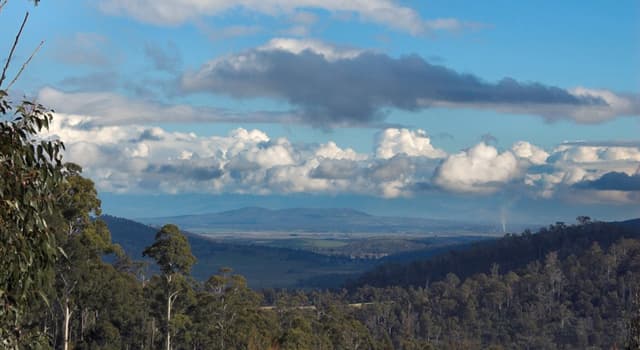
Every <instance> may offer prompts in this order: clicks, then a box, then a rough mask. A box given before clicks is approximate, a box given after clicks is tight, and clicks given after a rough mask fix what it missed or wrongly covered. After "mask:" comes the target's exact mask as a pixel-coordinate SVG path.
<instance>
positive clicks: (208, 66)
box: [0, 0, 640, 223]
mask: <svg viewBox="0 0 640 350" xmlns="http://www.w3.org/2000/svg"><path fill="white" fill-rule="evenodd" d="M26 11H28V12H29V13H30V15H29V19H28V22H27V24H26V25H25V29H24V31H23V33H22V35H21V38H20V41H19V45H18V47H17V50H16V53H15V55H14V56H13V59H12V61H11V63H12V65H11V67H10V69H9V71H8V72H9V74H8V75H9V76H10V77H13V76H15V75H16V74H17V72H18V70H19V69H20V67H21V66H22V63H24V62H25V61H26V60H27V59H28V58H29V56H30V55H31V54H32V52H33V51H34V49H35V48H36V47H38V45H39V43H40V42H41V41H44V44H43V46H42V48H41V49H40V50H39V51H38V52H37V53H36V55H35V56H34V58H33V59H32V60H31V61H30V62H29V64H28V65H27V66H26V69H25V70H24V72H23V73H22V74H21V75H20V76H19V79H18V80H17V82H16V83H15V84H14V85H12V86H11V87H10V89H9V92H10V96H11V97H12V98H13V99H14V100H20V99H23V98H26V99H35V100H36V101H37V102H39V103H42V104H44V105H46V106H48V107H50V108H52V109H53V110H54V111H55V113H54V115H55V116H54V123H53V126H52V128H51V129H50V130H49V131H48V132H47V134H46V135H45V136H46V137H51V138H59V139H61V140H62V141H63V142H64V143H65V145H66V151H65V159H66V160H67V161H71V162H74V163H77V164H79V165H81V166H82V167H83V169H84V175H85V176H87V177H89V178H91V179H92V180H93V181H94V182H95V184H96V187H97V189H98V191H99V194H100V197H101V198H102V201H103V209H104V211H105V212H106V213H109V214H113V215H119V216H124V217H129V218H136V217H150V216H161V215H179V214H189V213H206V212H215V211H220V210H229V209H236V208H239V207H242V206H264V207H269V208H287V207H350V208H355V209H360V210H364V211H367V212H370V213H372V214H378V215H400V216H419V217H428V218H441V219H442V218H446V219H460V220H466V221H478V222H496V223H500V222H503V221H506V222H507V223H509V222H511V223H552V222H555V221H568V222H571V221H573V220H574V219H575V217H576V216H578V215H589V216H591V217H593V218H596V219H600V220H620V219H626V218H633V217H640V136H638V135H640V134H639V131H640V123H639V122H640V68H639V65H638V62H640V2H639V1H637V0H620V1H615V2H612V1H599V0H596V1H589V2H584V1H536V2H514V1H506V0H505V1H499V0H494V1H482V2H480V1H456V0H449V1H444V0H442V1H436V0H434V1H431V0H425V1H393V0H366V1H365V0H342V1H337V0H323V1H319V0H261V1H256V0H238V1H226V0H93V1H81V0H76V1H71V0H57V1H52V0H43V1H41V2H40V4H39V5H38V6H36V7H34V6H33V3H32V2H30V1H22V0H9V1H8V2H7V3H6V5H4V6H3V7H2V10H1V12H0V16H1V18H2V19H1V20H0V32H1V33H3V35H2V36H1V37H0V39H1V40H0V52H2V53H8V52H9V50H10V47H11V45H12V43H13V38H14V37H15V33H16V32H17V30H18V28H19V27H20V23H21V22H22V19H23V17H24V15H25V12H26ZM2 59H3V61H2V62H3V63H4V62H5V59H6V57H4V56H3V57H2Z"/></svg>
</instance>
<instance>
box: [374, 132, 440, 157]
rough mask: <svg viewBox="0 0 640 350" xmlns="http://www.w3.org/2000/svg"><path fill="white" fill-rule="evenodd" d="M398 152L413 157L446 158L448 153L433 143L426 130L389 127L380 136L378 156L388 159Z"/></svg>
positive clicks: (377, 149)
mask: <svg viewBox="0 0 640 350" xmlns="http://www.w3.org/2000/svg"><path fill="white" fill-rule="evenodd" d="M398 154H405V155H407V156H412V157H427V158H444V157H445V156H446V153H445V152H444V151H443V150H440V149H437V148H435V147H433V145H431V139H430V138H429V137H428V136H427V133H426V132H425V131H424V130H420V129H418V130H408V129H395V128H389V129H385V130H383V131H382V132H381V133H380V135H379V136H378V146H377V148H376V157H378V158H383V159H388V158H392V157H394V156H396V155H398Z"/></svg>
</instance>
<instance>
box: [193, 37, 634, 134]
mask: <svg viewBox="0 0 640 350" xmlns="http://www.w3.org/2000/svg"><path fill="white" fill-rule="evenodd" d="M181 89H182V91H183V92H184V93H191V92H210V93H213V94H223V95H229V96H232V97H235V98H273V99H279V100H282V101H286V102H288V103H289V104H291V105H292V106H293V107H295V108H298V109H299V110H300V111H301V112H302V114H303V115H304V117H305V118H306V120H307V121H308V122H310V123H312V124H317V125H331V124H338V125H340V124H362V123H369V122H371V121H375V120H380V119H382V118H384V116H385V110H386V109H388V108H397V109H403V110H410V111H413V110H420V109H424V108H429V107H447V108H480V109H492V110H495V111H498V112H504V113H516V114H533V115H538V116H541V117H544V118H545V119H547V120H558V119H569V120H574V121H576V122H580V123H594V122H602V121H605V120H609V119H611V118H615V117H618V116H625V115H639V114H640V103H639V102H638V97H637V96H632V95H618V94H614V93H613V92H610V91H604V90H588V89H584V88H580V89H574V90H566V89H563V88H559V87H555V86H550V85H545V84H542V83H538V82H519V81H516V80H514V79H512V78H504V79H502V80H500V81H498V82H495V83H494V82H487V81H484V80H482V79H481V78H479V77H477V76H475V75H472V74H463V73H459V72H456V71H454V70H452V69H450V68H447V67H445V66H441V65H435V64H431V63H429V62H427V61H426V60H424V59H423V58H421V57H419V56H416V55H409V56H403V57H399V58H394V57H390V56H388V55H385V54H382V53H375V52H371V51H362V50H356V49H345V48H336V47H333V46H331V45H329V44H326V43H321V42H317V41H311V40H297V39H276V40H273V41H271V42H270V43H268V44H267V45H264V46H262V47H259V48H256V49H252V50H248V51H245V52H242V53H238V54H232V55H228V56H225V57H220V58H217V59H214V60H212V61H209V62H207V63H206V64H204V65H203V66H202V67H201V68H200V69H199V70H197V71H195V72H187V73H185V74H184V75H183V76H182V79H181Z"/></svg>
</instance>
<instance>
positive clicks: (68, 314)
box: [63, 297, 71, 350]
mask: <svg viewBox="0 0 640 350" xmlns="http://www.w3.org/2000/svg"><path fill="white" fill-rule="evenodd" d="M70 320H71V310H69V297H65V299H64V329H63V332H64V345H63V349H64V350H69V321H70Z"/></svg>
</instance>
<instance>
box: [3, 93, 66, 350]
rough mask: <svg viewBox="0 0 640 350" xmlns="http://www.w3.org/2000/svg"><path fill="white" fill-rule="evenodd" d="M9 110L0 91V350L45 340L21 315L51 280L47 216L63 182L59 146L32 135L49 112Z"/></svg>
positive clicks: (25, 106) (22, 107)
mask: <svg viewBox="0 0 640 350" xmlns="http://www.w3.org/2000/svg"><path fill="white" fill-rule="evenodd" d="M12 109H13V108H12V105H11V104H10V103H9V101H8V100H7V93H6V92H5V91H2V90H0V120H1V121H0V242H1V244H0V266H2V273H0V344H1V345H2V347H3V348H5V349H13V348H17V347H18V346H20V344H25V342H26V343H34V342H43V341H45V340H44V339H39V340H38V339H35V338H38V337H39V336H38V334H39V333H38V332H31V330H32V329H29V328H30V327H29V325H27V324H25V317H24V316H25V314H26V312H27V310H28V308H29V306H30V305H32V304H33V303H34V301H35V300H36V299H39V298H41V297H42V296H43V294H42V291H43V290H44V289H46V286H47V285H51V282H52V268H53V265H54V263H55V258H56V254H57V247H56V243H55V237H54V234H53V231H52V229H51V227H50V225H49V223H48V222H47V218H48V217H50V216H51V215H52V214H53V213H54V211H56V210H57V208H56V203H57V201H56V197H55V192H56V191H55V189H56V188H57V187H59V186H60V184H61V183H62V182H63V181H64V176H63V172H64V170H63V167H62V162H61V150H62V148H63V145H62V143H61V142H59V141H49V140H42V139H39V138H38V136H37V135H38V133H39V132H40V131H41V130H42V129H46V128H48V127H49V123H50V122H51V118H52V115H51V113H50V111H49V110H47V109H45V108H44V107H43V106H41V105H38V104H34V103H30V102H22V103H21V104H19V105H18V106H17V107H15V112H12ZM7 119H13V120H10V121H7ZM31 328H32V327H31Z"/></svg>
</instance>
